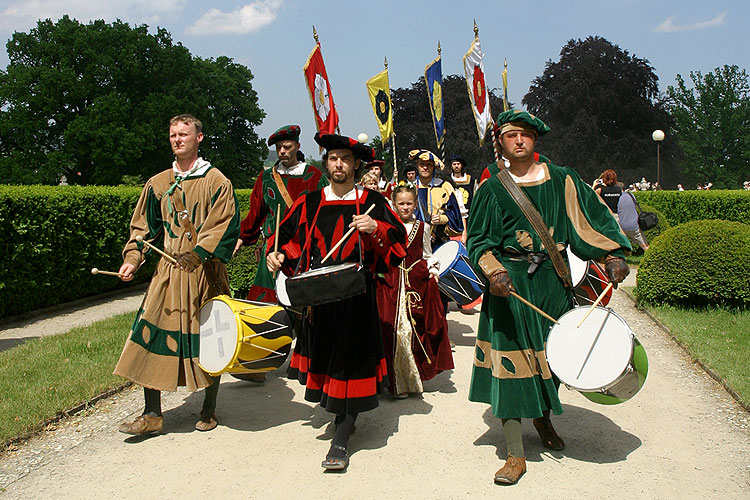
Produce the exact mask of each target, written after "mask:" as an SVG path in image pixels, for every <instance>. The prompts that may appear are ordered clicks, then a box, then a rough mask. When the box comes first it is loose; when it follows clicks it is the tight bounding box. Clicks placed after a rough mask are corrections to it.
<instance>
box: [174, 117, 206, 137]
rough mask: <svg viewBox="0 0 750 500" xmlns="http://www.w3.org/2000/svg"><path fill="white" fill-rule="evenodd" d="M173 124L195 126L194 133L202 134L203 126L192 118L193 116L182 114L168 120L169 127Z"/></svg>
mask: <svg viewBox="0 0 750 500" xmlns="http://www.w3.org/2000/svg"><path fill="white" fill-rule="evenodd" d="M175 123H185V124H187V125H195V131H196V132H197V133H199V134H200V133H201V132H203V124H202V123H201V121H200V120H199V119H197V118H196V117H194V116H193V115H188V114H183V115H177V116H175V117H174V118H172V119H171V120H169V126H170V127H171V126H172V125H174V124H175Z"/></svg>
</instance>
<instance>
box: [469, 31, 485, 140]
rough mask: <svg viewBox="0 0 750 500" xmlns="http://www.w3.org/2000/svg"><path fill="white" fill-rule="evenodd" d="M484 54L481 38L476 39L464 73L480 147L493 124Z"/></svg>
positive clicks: (472, 44) (470, 49)
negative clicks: (486, 82) (480, 42)
mask: <svg viewBox="0 0 750 500" xmlns="http://www.w3.org/2000/svg"><path fill="white" fill-rule="evenodd" d="M483 60H484V53H482V48H481V47H480V46H479V37H478V36H477V37H474V41H473V42H472V43H471V48H469V51H468V52H467V53H466V55H465V56H464V71H465V72H466V86H467V88H468V90H469V100H470V101H471V110H472V111H473V112H474V120H475V121H476V123H477V133H478V134H479V145H480V146H482V145H483V144H484V137H485V135H487V130H488V129H489V127H490V126H491V124H492V112H491V111H490V96H489V94H488V92H487V86H486V84H485V79H484V61H483Z"/></svg>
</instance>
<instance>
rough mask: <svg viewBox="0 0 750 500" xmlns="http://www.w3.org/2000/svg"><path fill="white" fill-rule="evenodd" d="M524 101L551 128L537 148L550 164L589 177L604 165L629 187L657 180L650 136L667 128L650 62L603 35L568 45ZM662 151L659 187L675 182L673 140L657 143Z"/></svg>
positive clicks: (546, 69)
mask: <svg viewBox="0 0 750 500" xmlns="http://www.w3.org/2000/svg"><path fill="white" fill-rule="evenodd" d="M522 102H523V104H524V106H526V108H527V109H528V111H529V112H530V113H533V114H535V115H537V116H539V118H541V119H542V120H544V122H545V123H546V124H547V125H549V127H550V129H551V132H550V133H549V134H547V135H546V136H544V138H542V139H541V140H540V143H539V149H540V150H543V152H544V154H546V155H547V156H549V157H550V159H551V160H552V161H553V162H554V163H556V164H559V165H569V166H571V167H574V168H575V169H576V170H577V171H578V172H579V173H580V174H581V176H582V177H583V178H584V179H586V180H593V179H595V178H596V177H598V176H599V174H601V173H602V171H604V170H606V169H608V168H612V169H614V170H615V171H616V172H617V173H618V176H619V178H620V180H622V181H623V182H626V183H628V182H632V181H634V180H639V179H640V178H641V177H647V178H649V179H651V180H656V179H655V178H656V146H655V144H654V143H653V140H652V139H651V133H652V132H653V131H654V130H655V129H663V130H666V129H667V128H668V127H669V125H670V118H669V115H668V113H667V111H666V106H665V104H664V102H663V100H662V99H661V98H660V96H659V78H658V77H657V76H656V74H655V73H654V69H653V67H652V66H651V64H650V63H649V62H648V60H646V59H641V58H639V57H635V56H634V55H630V54H629V53H628V51H627V50H622V49H621V48H620V47H618V46H617V45H613V44H612V43H610V42H609V41H607V40H605V39H604V38H601V37H594V36H590V37H588V38H586V39H585V40H570V41H569V42H568V43H567V44H565V45H564V46H563V48H562V50H561V51H560V60H559V61H558V62H552V61H551V60H550V61H547V64H546V65H545V69H544V73H543V74H542V75H541V76H538V77H536V78H535V79H534V81H533V82H532V84H531V87H530V88H529V92H528V93H527V94H526V96H524V98H523V100H522ZM661 153H662V169H661V184H662V185H664V184H671V183H676V182H679V179H680V175H679V172H676V171H675V162H674V159H673V156H674V155H675V154H676V148H675V145H674V141H669V140H667V141H665V142H664V143H662V145H661Z"/></svg>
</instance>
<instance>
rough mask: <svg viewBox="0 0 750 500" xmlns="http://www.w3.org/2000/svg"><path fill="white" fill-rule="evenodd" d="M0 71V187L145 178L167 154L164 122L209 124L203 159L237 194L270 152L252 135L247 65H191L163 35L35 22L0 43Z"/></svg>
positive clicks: (253, 100)
mask: <svg viewBox="0 0 750 500" xmlns="http://www.w3.org/2000/svg"><path fill="white" fill-rule="evenodd" d="M7 49H8V57H9V60H10V64H9V65H8V67H7V70H6V71H2V72H0V182H5V183H44V184H56V183H58V182H59V181H60V178H61V177H62V176H63V175H65V176H66V177H67V179H68V182H70V183H75V184H117V183H119V182H120V181H121V179H122V177H123V175H131V176H132V175H137V176H140V177H141V178H143V179H145V178H147V177H149V176H151V175H153V174H155V173H156V172H159V171H161V170H163V169H164V168H166V167H167V166H168V165H169V163H170V161H171V158H172V153H171V151H170V148H169V144H168V141H167V136H168V130H167V127H168V121H169V119H170V118H171V117H172V116H174V115H177V114H180V113H192V114H194V115H195V116H197V117H198V118H199V119H200V120H201V121H202V122H203V125H204V135H205V139H204V141H203V144H202V145H201V155H202V156H203V157H204V158H206V159H208V160H209V161H211V162H212V163H213V164H214V165H215V166H217V167H218V168H219V169H221V170H222V171H223V172H224V173H225V174H226V175H227V176H228V177H229V178H230V179H232V181H233V182H234V184H235V186H237V187H243V186H250V185H252V184H251V183H252V179H253V178H254V176H255V175H256V174H257V172H258V171H259V170H260V169H261V167H262V158H263V157H265V155H266V153H267V148H266V146H265V145H264V143H263V142H262V141H261V140H259V138H258V136H257V134H256V133H255V131H254V127H255V126H257V125H259V124H260V123H261V121H262V120H263V118H264V116H265V113H264V112H263V110H261V109H260V108H259V107H258V104H257V96H256V93H255V91H254V90H253V88H252V85H251V83H250V82H251V80H252V78H253V75H252V73H251V72H250V70H249V69H248V68H246V67H245V66H242V65H240V64H237V63H234V62H232V60H231V59H229V58H226V57H219V58H217V59H201V58H198V57H193V56H192V55H191V54H190V52H189V51H188V50H187V49H186V48H185V47H184V46H182V45H181V44H180V43H173V42H172V39H171V36H170V34H169V33H168V32H167V31H166V30H164V29H157V32H156V33H155V34H149V32H148V27H147V26H145V25H142V26H136V27H130V26H129V25H128V24H127V23H123V22H120V21H116V22H114V23H112V24H107V23H105V22H104V21H93V22H91V23H89V24H81V23H79V22H78V21H76V20H74V19H70V18H69V17H67V16H65V17H63V18H62V19H60V20H59V21H57V22H56V23H53V22H52V21H51V20H49V19H48V20H46V21H39V23H38V24H37V26H36V28H34V29H32V30H31V31H30V32H29V33H15V34H14V35H13V37H12V38H11V39H10V40H9V42H8V44H7Z"/></svg>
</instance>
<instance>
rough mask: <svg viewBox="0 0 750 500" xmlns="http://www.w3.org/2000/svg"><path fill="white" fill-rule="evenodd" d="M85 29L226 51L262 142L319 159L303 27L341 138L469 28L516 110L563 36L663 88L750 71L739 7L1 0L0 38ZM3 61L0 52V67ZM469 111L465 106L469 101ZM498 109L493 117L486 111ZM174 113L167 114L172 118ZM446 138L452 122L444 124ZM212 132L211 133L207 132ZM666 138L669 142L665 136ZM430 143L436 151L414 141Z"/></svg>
mask: <svg viewBox="0 0 750 500" xmlns="http://www.w3.org/2000/svg"><path fill="white" fill-rule="evenodd" d="M64 14H68V15H69V16H70V17H73V18H75V19H78V20H79V21H81V22H82V23H87V22H89V21H91V20H94V19H104V20H106V21H108V22H112V21H114V20H116V19H120V20H122V21H125V22H128V23H130V24H131V25H133V26H135V25H141V24H146V25H148V26H149V30H150V32H152V33H153V32H155V31H156V28H157V27H162V28H165V29H167V30H168V31H169V32H170V33H171V35H172V38H173V40H174V41H175V42H180V43H182V44H183V45H184V46H185V47H187V48H188V49H189V50H190V52H191V53H192V54H193V55H194V56H200V57H203V58H216V57H219V56H228V57H231V58H232V59H234V61H235V62H238V63H240V64H243V65H245V66H247V67H249V68H250V70H251V71H252V73H253V75H254V77H255V78H254V80H253V82H252V84H253V88H254V89H255V90H256V92H257V93H258V100H259V105H260V107H261V108H263V109H264V110H265V112H266V118H265V120H264V121H263V123H262V124H261V125H260V126H259V127H258V128H257V129H256V130H257V132H258V134H259V136H260V137H262V138H266V137H268V135H270V134H271V133H273V131H275V130H276V129H277V128H279V127H281V126H283V125H286V124H289V123H297V124H299V125H300V126H301V127H302V137H301V140H300V142H301V143H302V149H303V151H306V152H309V153H313V154H315V156H317V154H316V153H317V147H316V145H315V143H314V141H313V139H312V137H313V135H314V133H315V122H314V118H313V111H312V105H311V104H310V100H309V95H308V92H307V90H306V87H305V81H304V77H303V73H302V68H303V66H304V64H305V62H306V61H307V57H308V55H309V53H310V51H311V50H312V49H313V47H314V43H315V42H314V39H313V36H312V26H313V25H314V26H315V28H316V30H317V32H318V35H319V37H320V43H321V47H322V53H323V58H324V60H325V64H326V69H327V71H328V76H329V79H330V82H331V87H332V92H333V99H334V101H335V103H336V107H337V109H338V111H339V116H340V127H341V133H342V134H345V135H349V136H352V137H356V136H357V135H358V134H359V133H360V132H365V133H366V134H368V135H369V136H370V137H374V136H376V135H378V129H377V124H376V121H375V116H374V114H373V111H372V107H371V105H370V101H369V98H368V96H367V91H366V87H365V81H366V80H367V79H368V78H370V77H372V76H374V75H375V74H377V73H379V72H380V71H382V70H383V59H384V57H387V58H388V70H389V78H390V85H391V88H400V87H410V86H411V84H412V83H413V82H415V81H416V80H417V79H418V78H419V77H420V76H422V75H423V74H424V68H425V66H426V65H427V64H428V63H429V62H431V61H432V60H433V59H434V58H435V57H436V56H437V44H438V41H439V42H440V45H441V48H442V67H443V75H444V76H445V75H449V74H463V65H462V58H463V56H464V54H465V53H466V52H467V51H468V50H469V48H470V45H471V42H472V40H473V36H474V33H473V23H474V20H476V22H477V25H478V27H479V37H480V40H481V44H482V50H483V51H484V53H485V59H484V65H485V74H486V78H487V85H488V86H489V87H492V88H499V87H501V86H502V83H501V77H500V74H501V71H502V67H503V59H504V58H507V60H508V75H509V76H508V80H509V81H508V86H509V99H510V100H511V101H512V102H514V103H516V106H517V107H518V106H520V105H521V99H522V98H523V96H524V95H525V94H526V93H527V92H528V90H529V86H530V85H531V82H532V81H533V79H534V78H535V77H537V76H539V75H541V74H542V73H543V71H544V68H545V63H546V62H548V61H550V60H551V61H557V60H559V55H560V50H561V48H562V46H563V45H564V44H565V43H567V42H568V41H569V40H571V39H584V38H586V37H588V36H590V35H594V36H601V37H604V38H606V39H607V40H609V41H610V42H612V43H614V44H617V45H618V46H619V47H620V48H622V49H624V50H627V51H628V52H629V53H630V54H631V55H635V56H637V57H640V58H644V59H647V60H648V61H649V62H650V63H651V65H652V66H653V67H654V70H655V72H656V74H657V75H658V77H659V82H660V87H661V90H662V91H665V90H666V88H667V86H668V85H672V84H674V83H675V76H676V75H677V74H681V75H682V76H683V77H684V78H685V79H686V80H687V79H688V75H689V73H690V72H691V71H701V72H702V73H704V74H705V73H708V72H710V71H712V70H713V69H714V68H716V67H720V66H723V65H725V64H735V65H737V66H739V67H741V68H743V69H748V68H750V51H748V50H747V48H746V49H741V47H747V45H748V43H747V40H746V32H747V30H748V27H750V7H748V4H747V3H746V1H745V0H715V1H713V2H696V1H684V0H661V1H654V0H576V1H564V0H557V1H527V2H519V1H507V0H494V1H492V0H487V1H485V0H475V1H473V2H454V1H437V0H435V1H431V2H427V1H421V0H400V1H394V0H383V1H379V2H378V1H371V2H354V1H352V0H348V1H338V0H330V1H327V0H318V1H315V2H313V1H303V0H254V1H253V0H234V1H231V0H229V1H227V0H223V1H215V2H200V1H196V0H156V1H155V0H118V1H117V2H91V1H87V0H3V1H0V37H1V38H2V39H3V40H4V41H7V40H8V39H9V38H10V37H11V36H12V34H13V33H14V32H16V31H20V32H28V31H29V30H30V29H32V28H33V27H35V26H36V22H37V20H39V19H46V18H50V19H53V20H57V19H59V18H60V17H61V16H62V15H64ZM7 64H8V55H7V52H6V51H5V50H3V51H2V52H0V68H3V69H4V68H5V67H6V66H7ZM467 105H468V101H467ZM498 111H500V110H494V111H493V114H496V113H497V112H498ZM178 112H181V110H175V114H177V113H178ZM447 127H448V130H447V133H450V123H449V122H448V124H447ZM209 133H210V131H209ZM667 140H668V138H667ZM414 146H415V147H428V148H429V147H434V145H414Z"/></svg>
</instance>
